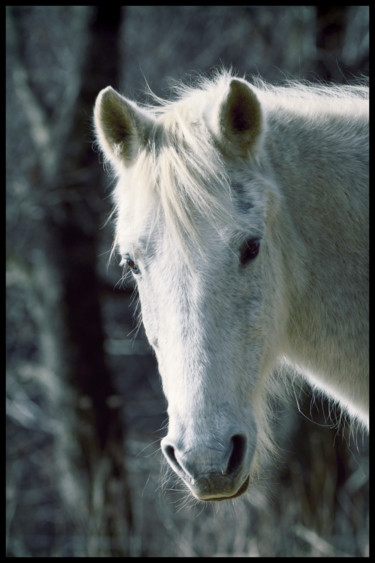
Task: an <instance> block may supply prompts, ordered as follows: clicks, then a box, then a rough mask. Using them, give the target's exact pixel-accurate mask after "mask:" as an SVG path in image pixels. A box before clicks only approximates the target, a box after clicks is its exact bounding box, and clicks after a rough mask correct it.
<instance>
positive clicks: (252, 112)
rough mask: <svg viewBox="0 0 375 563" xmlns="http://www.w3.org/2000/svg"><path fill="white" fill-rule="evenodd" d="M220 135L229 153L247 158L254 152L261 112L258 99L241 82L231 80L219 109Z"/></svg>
mask: <svg viewBox="0 0 375 563" xmlns="http://www.w3.org/2000/svg"><path fill="white" fill-rule="evenodd" d="M219 126H220V132H221V135H222V136H223V137H224V139H225V140H226V141H229V143H230V146H231V149H232V150H231V151H229V152H231V153H233V152H234V153H235V154H239V155H240V156H243V157H245V156H247V154H248V153H249V152H254V150H255V148H256V145H257V141H258V140H259V138H260V136H261V132H262V110H261V107H260V103H259V101H258V98H257V97H256V95H255V94H254V92H253V91H252V89H251V88H250V87H249V86H248V85H247V84H246V83H245V82H243V81H241V80H237V79H232V80H231V82H230V85H229V93H228V94H227V96H226V98H225V100H224V102H223V103H222V105H221V108H220V115H219Z"/></svg>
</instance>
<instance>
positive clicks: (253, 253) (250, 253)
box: [240, 239, 260, 266]
mask: <svg viewBox="0 0 375 563" xmlns="http://www.w3.org/2000/svg"><path fill="white" fill-rule="evenodd" d="M259 246H260V241H259V240H258V239H249V240H247V241H245V242H244V243H243V244H242V245H241V247H240V262H241V265H242V266H246V265H247V264H248V263H249V262H251V260H254V258H256V257H257V255H258V252H259Z"/></svg>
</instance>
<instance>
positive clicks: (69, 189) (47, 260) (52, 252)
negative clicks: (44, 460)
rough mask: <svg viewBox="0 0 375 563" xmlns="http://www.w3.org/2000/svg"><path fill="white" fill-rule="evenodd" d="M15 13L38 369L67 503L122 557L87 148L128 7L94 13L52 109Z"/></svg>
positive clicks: (112, 407) (112, 406)
mask: <svg viewBox="0 0 375 563" xmlns="http://www.w3.org/2000/svg"><path fill="white" fill-rule="evenodd" d="M17 10H18V9H17V8H13V9H8V12H7V34H8V38H9V42H10V45H11V48H12V50H13V55H14V58H13V67H12V75H13V80H14V84H15V92H16V95H17V97H18V101H19V107H20V108H22V111H23V112H24V113H25V116H26V117H27V120H28V125H29V129H30V133H31V137H32V142H33V143H34V147H35V149H36V155H37V156H36V157H35V159H34V165H33V166H32V167H31V169H30V174H29V178H28V182H29V184H30V186H32V190H30V197H31V198H33V199H34V200H35V202H36V204H37V206H38V208H39V210H40V213H41V220H38V221H35V222H34V224H33V230H34V234H35V236H36V238H37V239H38V241H39V245H38V247H39V253H37V254H35V255H34V263H33V265H32V269H31V273H30V279H29V281H30V285H29V290H30V298H31V299H32V306H31V307H30V310H31V311H32V314H33V316H34V320H35V322H36V324H37V327H38V335H39V337H40V350H41V355H42V364H44V367H46V368H47V369H48V372H49V377H50V378H51V381H52V380H53V382H54V383H53V385H52V387H53V393H52V395H53V400H54V408H55V409H56V412H58V413H59V418H60V420H61V421H63V426H62V427H61V428H60V431H59V433H58V436H57V437H56V440H55V442H56V461H57V464H58V465H59V466H60V472H59V476H60V485H61V488H62V491H63V494H62V496H63V498H64V500H65V501H66V502H67V503H68V505H69V509H70V511H71V512H72V513H73V514H75V515H76V517H77V522H81V523H82V522H83V526H84V528H85V532H84V533H86V534H87V535H88V537H89V539H90V541H89V542H88V544H87V545H88V546H89V547H88V551H89V553H88V554H90V551H91V554H95V555H111V556H114V555H122V556H124V555H126V554H127V553H128V543H127V538H128V530H129V528H130V526H131V520H132V516H131V508H130V501H129V491H128V489H127V479H126V474H125V449H124V443H125V436H124V427H123V423H122V421H121V420H120V414H119V405H118V404H116V402H115V401H114V399H113V397H114V395H115V391H114V389H113V386H112V381H111V374H110V372H109V369H108V366H107V364H106V360H105V354H104V349H103V340H104V337H103V327H102V318H101V310H100V303H99V289H100V288H99V281H98V275H97V257H98V254H99V253H98V244H97V233H98V232H99V229H100V226H101V225H100V214H99V210H98V207H97V205H96V202H97V201H98V199H99V198H98V197H97V196H96V197H95V191H96V190H99V188H100V187H101V184H100V182H98V179H97V170H98V168H97V155H96V154H95V153H94V151H93V150H92V146H91V143H90V142H89V136H90V119H91V113H92V108H93V104H94V101H95V97H96V95H97V93H98V92H99V90H100V89H101V88H103V87H104V86H107V85H108V84H110V83H112V84H116V83H117V81H118V72H119V71H118V67H119V62H120V56H119V52H118V41H119V40H118V38H119V31H120V27H121V18H122V14H123V10H122V9H121V7H119V6H117V7H116V6H113V7H112V8H111V10H108V9H107V8H106V7H104V6H103V7H95V9H93V10H92V12H91V16H90V17H89V18H87V34H86V41H85V50H84V53H83V54H82V57H81V64H80V65H77V69H76V72H75V74H74V75H71V76H70V77H69V81H70V83H69V84H68V85H67V88H66V90H65V99H64V103H62V104H60V105H59V106H58V107H57V108H55V109H54V111H53V112H51V110H50V109H49V107H48V103H47V102H46V96H45V94H44V98H43V92H42V91H41V90H40V89H38V84H37V82H33V76H32V74H33V73H32V70H31V68H29V66H28V59H27V44H26V43H24V41H25V37H26V35H25V33H23V30H22V21H21V20H20V19H19V18H18V15H19V13H18V12H17Z"/></svg>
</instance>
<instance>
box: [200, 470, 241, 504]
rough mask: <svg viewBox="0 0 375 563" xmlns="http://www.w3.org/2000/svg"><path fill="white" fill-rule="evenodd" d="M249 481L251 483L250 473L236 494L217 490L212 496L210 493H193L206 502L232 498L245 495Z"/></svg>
mask: <svg viewBox="0 0 375 563" xmlns="http://www.w3.org/2000/svg"><path fill="white" fill-rule="evenodd" d="M249 483H250V475H248V476H247V478H246V479H245V481H244V482H243V484H242V485H241V487H240V488H239V489H238V491H237V492H236V493H234V494H228V493H227V492H223V493H222V494H220V493H219V492H218V491H215V493H212V496H211V495H210V494H207V493H205V494H200V495H199V494H197V493H196V492H194V491H192V492H193V495H194V496H195V497H196V498H197V499H198V500H201V501H204V502H213V501H215V502H217V501H220V500H232V499H234V498H237V497H240V496H241V495H243V494H244V493H245V492H246V491H247V489H248V487H249Z"/></svg>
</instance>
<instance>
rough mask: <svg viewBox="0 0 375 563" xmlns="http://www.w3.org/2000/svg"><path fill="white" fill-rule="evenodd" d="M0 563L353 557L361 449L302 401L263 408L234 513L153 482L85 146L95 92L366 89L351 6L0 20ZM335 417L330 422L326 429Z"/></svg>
mask: <svg viewBox="0 0 375 563" xmlns="http://www.w3.org/2000/svg"><path fill="white" fill-rule="evenodd" d="M6 13H7V20H6V46H7V53H6V55H7V66H6V73H7V74H6V130H7V147H6V170H7V181H6V194H7V198H6V214H7V216H6V218H7V220H6V234H7V244H6V258H7V277H6V291H7V295H6V307H7V309H6V312H7V315H6V349H7V366H6V367H7V370H6V389H7V396H6V406H7V419H6V444H7V445H6V448H7V461H6V516H7V518H6V538H7V547H6V553H7V555H8V556H17V557H19V556H88V555H91V556H115V555H130V556H189V555H190V556H218V555H230V556H233V555H245V556H340V555H349V556H350V555H357V556H366V555H367V556H368V554H369V540H368V519H369V517H368V440H367V437H366V436H363V435H362V433H361V432H360V431H358V430H356V429H355V428H352V427H350V423H349V421H348V420H346V419H345V417H341V418H342V420H341V423H342V424H341V429H340V430H339V431H337V429H335V428H332V426H334V422H335V420H338V419H339V418H340V412H339V411H338V410H337V409H333V408H332V405H331V406H330V405H328V404H327V403H326V402H325V401H324V400H323V399H322V398H319V397H315V398H312V397H311V395H310V391H309V389H308V388H307V387H305V386H303V385H302V384H299V383H297V382H296V381H294V382H293V384H292V385H290V386H289V388H288V389H289V391H288V392H287V398H286V400H285V401H284V402H283V403H281V404H277V405H275V409H277V410H276V412H277V419H276V424H275V426H276V428H275V431H276V432H277V434H276V435H277V439H278V442H279V444H280V446H281V449H282V455H281V456H280V458H278V459H275V460H274V462H273V463H272V465H270V466H269V467H266V468H264V475H263V476H262V481H261V482H260V483H259V484H258V485H257V486H256V487H255V488H252V489H251V490H250V493H249V494H247V495H245V496H243V497H241V498H240V499H238V500H236V501H234V502H230V503H215V505H202V504H201V503H195V502H194V501H193V500H192V499H191V498H190V497H189V496H188V495H187V494H186V492H184V490H183V487H182V485H181V483H179V482H177V481H176V480H174V479H173V478H172V479H171V478H167V476H166V475H167V473H166V468H165V465H164V464H163V462H162V459H161V454H160V450H159V440H160V438H161V437H162V436H163V435H164V434H165V426H166V423H167V419H166V411H165V409H166V403H165V400H164V398H163V396H162V393H161V386H160V381H159V376H158V374H157V368H156V364H155V359H154V357H153V355H152V352H151V350H150V348H149V346H148V344H147V342H146V340H145V336H144V333H143V330H142V327H141V328H140V329H139V331H138V332H137V320H136V316H135V310H134V303H135V301H136V299H134V297H133V298H132V287H130V286H123V285H122V286H121V284H119V283H118V282H119V279H120V276H121V270H120V269H119V267H118V265H117V263H116V262H117V261H116V258H114V259H113V260H112V261H111V262H110V264H109V265H108V258H109V251H110V248H111V243H112V236H113V225H112V224H111V222H110V221H109V222H107V219H108V217H109V215H110V213H111V208H112V205H111V197H110V194H111V190H112V180H111V176H110V175H106V174H105V173H104V171H103V166H102V164H101V163H100V158H99V155H98V154H97V152H95V150H94V146H93V132H92V121H91V119H92V118H91V116H92V107H93V104H94V101H95V97H96V95H97V93H98V92H99V90H100V89H101V88H103V87H105V86H107V85H108V84H111V85H112V86H114V87H115V88H117V89H119V90H120V91H122V92H123V93H124V94H125V95H127V96H128V97H130V98H135V99H139V100H142V99H144V96H143V92H144V90H145V81H147V83H148V84H149V86H150V87H151V89H152V90H153V91H154V92H155V93H156V94H158V95H161V96H164V97H168V96H169V93H170V91H169V85H170V82H169V79H171V78H172V79H177V80H181V79H182V80H187V79H189V80H190V78H191V76H192V75H193V76H194V73H196V72H204V73H208V74H209V73H210V72H211V71H212V70H213V69H214V68H217V67H220V66H226V67H232V68H233V70H234V71H235V72H237V73H238V74H239V75H241V76H242V75H244V74H246V76H247V77H248V78H250V77H251V75H252V74H255V75H260V76H262V77H263V78H264V79H265V80H268V81H271V82H274V83H279V82H282V81H284V80H285V79H307V80H310V81H312V82H316V81H319V82H326V81H332V82H335V83H343V84H347V83H352V82H353V81H354V80H355V79H356V77H358V76H366V75H368V57H369V29H368V27H369V9H368V7H366V6H324V7H323V6H292V7H283V6H277V7H259V6H258V7H253V6H247V7H245V6H234V7H231V6H210V7H196V6H181V7H173V6H152V7H145V6H128V7H118V6H111V8H110V9H109V10H108V9H106V8H105V7H90V6H89V7H87V6H83V7H82V6H60V7H59V6H53V7H7V12H6ZM329 415H330V416H329Z"/></svg>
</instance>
